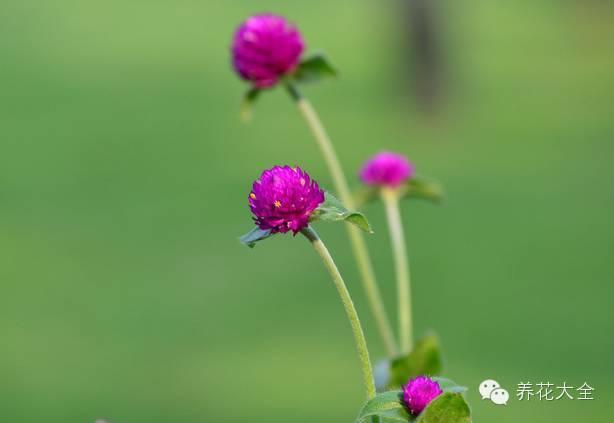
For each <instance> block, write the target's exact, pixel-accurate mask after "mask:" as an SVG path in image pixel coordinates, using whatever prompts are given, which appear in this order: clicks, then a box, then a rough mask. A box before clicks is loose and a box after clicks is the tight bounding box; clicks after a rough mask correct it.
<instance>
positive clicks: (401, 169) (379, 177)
mask: <svg viewBox="0 0 614 423" xmlns="http://www.w3.org/2000/svg"><path fill="white" fill-rule="evenodd" d="M413 175H414V165H413V164H412V163H411V162H410V161H409V160H407V158H406V157H405V156H402V155H400V154H395V153H391V152H388V151H383V152H381V153H378V154H376V155H375V156H373V157H371V158H370V159H369V160H367V162H366V163H365V164H364V165H363V167H362V169H361V170H360V179H361V180H362V181H363V182H364V183H365V184H367V185H377V186H385V187H390V188H395V187H397V186H399V185H401V184H403V183H404V182H406V181H407V180H409V179H410V178H411V177H412V176H413Z"/></svg>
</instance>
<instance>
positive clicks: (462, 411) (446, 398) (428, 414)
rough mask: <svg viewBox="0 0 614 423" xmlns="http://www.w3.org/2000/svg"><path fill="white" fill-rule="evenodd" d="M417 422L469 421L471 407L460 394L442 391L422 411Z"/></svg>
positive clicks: (466, 422)
mask: <svg viewBox="0 0 614 423" xmlns="http://www.w3.org/2000/svg"><path fill="white" fill-rule="evenodd" d="M417 422H418V423H471V409H470V408H469V405H468V404H467V402H466V401H465V399H464V398H463V396H462V395H461V394H455V393H453V392H444V393H443V394H441V395H439V396H438V397H437V398H435V399H434V400H433V401H432V402H431V403H430V404H429V405H428V406H427V407H426V408H425V409H424V410H423V411H422V413H420V416H419V417H418V420H417Z"/></svg>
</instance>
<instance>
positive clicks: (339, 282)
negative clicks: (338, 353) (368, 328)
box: [301, 227, 375, 399]
mask: <svg viewBox="0 0 614 423" xmlns="http://www.w3.org/2000/svg"><path fill="white" fill-rule="evenodd" d="M301 232H302V234H303V235H305V237H306V238H307V239H308V240H309V241H310V242H311V245H312V246H313V248H314V249H315V250H316V252H317V253H318V255H319V256H320V258H321V259H322V261H323V262H324V266H325V267H326V270H328V273H329V274H330V276H331V278H332V279H333V282H334V284H335V287H336V288H337V291H338V292H339V296H340V297H341V302H342V303H343V307H344V308H345V313H346V314H347V317H348V320H349V321H350V325H351V326H352V332H353V333H354V342H355V343H356V349H357V350H358V356H359V358H360V364H361V366H362V376H363V379H364V384H365V389H366V391H367V399H371V398H373V397H375V382H374V379H373V368H372V367H371V360H370V358H369V350H368V349H367V341H366V340H365V335H364V332H363V331H362V326H361V325H360V320H359V319H358V313H357V312H356V308H355V307H354V303H353V302H352V298H351V297H350V293H349V291H348V289H347V287H346V285H345V282H344V281H343V278H342V277H341V274H340V273H339V269H337V266H336V265H335V262H334V261H333V258H332V257H331V255H330V253H329V251H328V249H327V248H326V246H325V245H324V243H323V242H322V240H321V239H320V237H319V236H318V234H317V233H316V231H314V230H313V229H312V228H311V227H307V228H305V229H303V230H302V231H301Z"/></svg>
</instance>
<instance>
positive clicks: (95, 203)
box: [0, 0, 614, 423]
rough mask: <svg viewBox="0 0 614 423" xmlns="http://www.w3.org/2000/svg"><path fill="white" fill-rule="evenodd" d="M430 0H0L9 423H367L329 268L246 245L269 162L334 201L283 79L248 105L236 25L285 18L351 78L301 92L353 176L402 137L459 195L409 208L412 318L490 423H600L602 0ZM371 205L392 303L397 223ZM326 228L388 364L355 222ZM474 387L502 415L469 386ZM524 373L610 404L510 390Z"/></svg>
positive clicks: (285, 251) (607, 362)
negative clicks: (238, 73)
mask: <svg viewBox="0 0 614 423" xmlns="http://www.w3.org/2000/svg"><path fill="white" fill-rule="evenodd" d="M423 3H424V2H421V1H418V0H413V1H412V2H411V3H409V4H408V3H405V2H402V1H394V0H386V1H373V0H360V1H356V0H353V1H350V0H339V1H336V2H330V1H321V0H313V1H302V2H287V1H272V0H268V1H265V0H262V1H261V0H258V1H245V0H242V1H238V0H233V1H226V2H220V1H218V2H213V1H207V0H201V1H191V0H177V1H152V0H148V1H144V0H131V1H120V0H107V1H104V2H102V1H89V2H84V1H76V0H55V1H37V2H34V1H21V0H4V1H3V3H2V13H1V14H0V57H1V59H0V99H1V100H0V138H1V142H0V334H1V341H0V345H1V347H0V412H1V414H2V420H3V421H7V422H15V423H17V422H20V423H21V422H24V423H26V422H45V423H56V422H57V423H60V422H62V423H65V422H93V421H94V420H95V419H96V418H101V417H104V418H107V419H108V420H109V421H111V422H113V423H136V422H147V423H154V422H169V421H172V422H185V423H189V422H212V421H217V422H240V421H252V422H261V421H262V422H263V421H267V422H287V421H293V422H313V421H318V422H350V421H353V418H354V416H355V414H356V412H357V410H358V407H359V406H360V404H361V403H362V400H363V391H362V388H361V386H360V373H359V370H358V367H357V366H358V361H357V357H356V354H355V351H354V349H353V344H352V338H351V332H350V330H349V326H348V324H347V322H346V320H345V316H344V314H343V309H342V307H341V305H340V303H339V300H338V298H337V296H336V293H335V291H334V289H333V286H332V284H331V283H330V281H329V279H328V277H327V275H326V273H325V272H324V270H323V269H322V267H321V265H320V263H319V262H318V259H317V257H316V256H315V254H314V253H313V252H312V251H311V249H310V247H309V245H308V244H307V243H306V242H304V241H303V240H302V239H300V238H298V237H297V238H295V239H293V238H292V237H291V236H285V237H279V238H276V239H274V240H272V241H270V242H266V243H263V244H261V245H259V246H258V247H257V248H256V249H254V250H249V249H247V248H245V247H243V246H242V245H240V244H239V243H238V241H237V236H238V235H240V234H242V233H244V232H246V231H247V230H248V229H250V228H251V220H250V214H249V211H248V208H247V202H246V196H247V194H248V192H249V187H250V184H251V181H252V180H253V179H254V178H256V177H257V176H258V174H259V172H260V171H261V170H262V169H263V168H265V167H270V166H272V165H274V164H284V163H288V164H299V165H302V166H304V167H305V168H306V169H307V170H308V171H309V172H311V173H312V174H313V175H314V176H315V177H316V178H317V179H318V180H320V181H321V183H322V184H323V185H325V186H330V179H329V177H328V174H327V172H326V169H325V166H324V164H323V163H322V161H321V159H320V156H319V154H318V151H317V150H316V147H315V145H314V143H313V141H312V140H311V138H310V136H309V134H308V132H307V131H306V128H305V126H304V124H303V122H302V121H301V119H300V117H299V115H298V113H297V112H296V110H295V109H294V108H293V106H292V104H291V102H290V101H289V100H288V98H287V96H286V95H285V93H284V92H283V91H281V90H277V91H273V92H271V93H267V95H265V96H263V97H262V98H261V101H259V104H258V105H257V107H256V109H255V116H254V120H253V121H252V123H251V124H248V125H245V124H242V123H241V122H240V120H239V118H238V111H239V104H240V98H241V96H242V94H243V92H244V91H245V89H246V86H245V85H244V84H243V83H242V82H240V81H239V80H238V79H237V78H236V77H235V75H234V74H233V73H232V72H231V71H230V69H229V54H228V46H229V43H230V38H231V35H232V32H233V30H234V28H235V27H236V25H237V24H238V23H239V22H240V21H241V20H242V19H244V18H245V17H247V16H248V15H250V14H252V13H254V12H260V11H274V12H277V13H281V14H284V15H286V16H288V17H289V18H290V19H291V20H293V21H294V22H296V23H297V24H298V25H299V26H300V28H301V30H302V31H303V33H304V35H305V37H306V39H307V42H308V44H309V47H310V50H311V51H315V50H318V49H323V50H325V51H326V52H327V53H328V55H329V57H330V58H331V59H332V61H333V62H334V63H335V64H336V65H337V67H338V68H339V69H340V72H341V75H340V77H339V78H338V79H337V80H334V81H328V82H325V83H322V84H319V85H317V86H313V87H309V88H306V89H305V91H306V93H307V95H308V96H309V97H310V98H311V99H312V100H313V102H314V104H315V105H316V107H317V108H318V109H319V111H320V113H321V114H322V117H323V119H324V121H325V123H326V124H327V126H328V127H329V131H330V133H331V136H332V137H333V139H334V142H335V143H336V146H337V149H338V152H339V155H340V156H341V158H342V161H343V164H344V167H345V170H346V171H347V172H348V174H349V175H354V174H355V172H356V170H357V168H358V166H359V165H360V163H361V162H362V161H363V160H364V159H365V158H366V157H367V156H368V155H370V154H372V153H374V152H376V151H379V150H381V149H391V150H395V151H399V152H403V153H405V154H407V155H409V157H411V159H412V160H413V161H414V162H415V164H416V165H417V167H418V170H419V171H420V173H422V174H426V175H431V176H435V177H437V178H438V179H439V180H440V181H442V182H443V183H444V184H445V186H446V187H447V191H448V200H447V203H446V204H445V205H444V206H442V207H436V206H433V205H430V204H424V203H419V202H409V203H405V204H404V210H403V218H404V220H405V222H406V226H407V233H408V238H409V244H410V254H411V262H412V271H413V275H412V276H413V293H414V303H415V321H416V326H417V329H416V330H417V332H418V333H424V332H425V331H427V330H429V329H433V330H435V331H436V332H437V333H438V334H439V335H440V336H441V339H442V341H443V345H444V349H445V358H446V371H445V373H446V376H448V377H450V378H453V379H454V380H456V381H457V382H458V383H460V384H464V385H466V386H469V387H470V391H469V394H468V398H469V400H470V402H471V405H472V407H473V410H474V415H475V420H476V421H479V422H492V421H497V422H515V421H519V420H520V421H527V422H529V421H530V422H542V421H560V422H573V421H590V422H608V421H612V411H613V410H612V400H611V399H612V396H613V395H614V386H613V385H612V380H611V378H612V375H613V373H614V364H613V361H612V357H613V355H614V338H613V337H612V333H613V332H614V323H613V321H612V318H613V317H614V316H613V313H612V306H613V304H612V298H613V295H614V288H613V287H612V282H613V276H614V269H613V266H614V262H613V260H612V251H613V250H614V225H613V224H612V216H613V213H614V192H613V189H612V182H613V178H614V168H613V167H612V165H611V161H612V154H613V153H614V147H613V146H612V142H613V138H614V120H613V116H614V54H612V53H613V52H614V25H612V22H613V19H614V6H613V5H612V4H611V3H609V2H601V1H596V0H592V1H589V0H583V1H579V0H577V1H571V0H567V1H548V0H541V1H534V0H532V1H528V0H517V1H514V2H493V1H486V0H463V1H460V2H451V1H448V2H443V1H442V2H431V4H430V7H429V8H428V10H426V9H424V8H423ZM427 3H428V2H427ZM365 212H366V213H367V214H368V216H369V217H370V219H371V222H372V224H373V226H374V227H375V230H376V233H375V234H374V235H373V236H371V237H370V238H369V245H370V249H371V252H372V255H373V259H374V262H375V268H376V271H377V274H378V276H379V280H380V283H381V285H382V290H383V291H384V294H385V300H386V302H387V304H388V305H389V306H390V309H391V310H392V311H393V310H394V305H395V299H394V283H393V280H394V279H393V277H394V275H393V272H392V262H391V258H390V251H389V240H388V237H387V230H386V223H385V220H384V216H383V212H382V208H381V206H380V205H378V204H373V205H371V206H369V207H368V208H367V209H366V210H365ZM319 231H320V232H321V234H322V236H323V238H325V240H326V241H327V242H328V244H329V246H330V248H331V250H332V251H333V253H334V255H335V256H336V258H337V260H338V264H339V266H340V268H341V270H342V272H343V273H344V275H345V276H346V279H347V280H348V283H349V285H350V289H351V291H352V293H353V295H354V298H355V302H356V303H357V306H358V308H359V311H360V312H361V313H362V316H363V320H364V325H365V328H366V333H367V337H368V340H369V341H370V345H371V350H372V353H373V356H374V357H381V356H382V355H383V349H382V348H381V345H380V343H379V339H378V337H377V335H376V333H375V332H374V330H375V327H374V324H373V321H372V319H371V317H370V315H369V314H368V308H367V304H366V301H365V298H364V296H363V292H362V289H361V285H360V283H359V279H358V277H357V272H356V269H355V266H354V264H353V261H352V257H351V255H350V252H349V248H348V244H347V239H346V236H345V231H344V229H343V228H342V227H341V225H324V224H322V225H320V227H319ZM391 317H392V318H395V316H394V314H393V315H392V316H391ZM486 378H495V379H497V380H498V381H499V382H500V383H501V384H502V385H503V386H504V387H507V388H508V389H509V390H510V393H511V395H512V399H511V401H510V403H509V404H508V406H507V407H495V406H494V405H492V404H488V403H486V402H482V401H481V400H480V399H479V395H478V393H477V385H478V384H479V383H480V382H481V381H482V380H483V379H486ZM521 381H523V382H526V381H531V382H533V383H537V382H539V381H550V382H552V383H556V384H560V383H562V382H563V381H566V382H567V383H568V384H571V385H574V386H576V387H577V386H579V385H580V384H582V383H583V382H585V381H586V382H588V383H589V385H591V386H593V387H595V389H596V391H595V395H594V396H595V398H596V399H595V400H594V401H585V402H583V401H577V400H576V401H570V400H567V401H563V400H561V401H553V402H538V401H534V402H531V403H521V402H518V401H517V400H516V399H515V395H514V393H515V389H516V386H517V384H518V383H519V382H521Z"/></svg>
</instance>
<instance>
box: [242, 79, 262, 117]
mask: <svg viewBox="0 0 614 423" xmlns="http://www.w3.org/2000/svg"><path fill="white" fill-rule="evenodd" d="M261 92H262V90H261V89H259V88H255V87H253V88H250V89H249V90H248V91H247V92H246V93H245V95H244V96H243V102H242V103H241V120H242V121H243V122H249V121H250V120H251V118H252V105H253V104H254V103H255V102H256V100H257V99H258V96H259V95H260V93H261Z"/></svg>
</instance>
